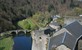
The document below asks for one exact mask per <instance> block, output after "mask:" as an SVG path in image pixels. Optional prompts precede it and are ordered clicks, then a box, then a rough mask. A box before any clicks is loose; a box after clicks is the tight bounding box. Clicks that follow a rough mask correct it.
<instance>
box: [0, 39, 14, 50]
mask: <svg viewBox="0 0 82 50" xmlns="http://www.w3.org/2000/svg"><path fill="white" fill-rule="evenodd" d="M12 46H13V39H12V37H8V38H3V39H2V40H0V50H12Z"/></svg>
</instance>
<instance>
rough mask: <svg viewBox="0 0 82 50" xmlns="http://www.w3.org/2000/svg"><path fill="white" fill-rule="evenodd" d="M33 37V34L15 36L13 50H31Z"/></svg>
mask: <svg viewBox="0 0 82 50" xmlns="http://www.w3.org/2000/svg"><path fill="white" fill-rule="evenodd" d="M31 47H32V38H31V36H29V37H26V36H18V37H15V38H14V45H13V50H31Z"/></svg>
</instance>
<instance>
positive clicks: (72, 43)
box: [48, 21, 82, 50]
mask: <svg viewBox="0 0 82 50" xmlns="http://www.w3.org/2000/svg"><path fill="white" fill-rule="evenodd" d="M81 36H82V25H80V23H79V22H77V21H74V22H73V23H71V24H69V25H67V26H65V27H64V28H62V29H61V30H59V31H57V32H56V33H54V35H53V36H52V37H51V38H50V39H49V43H48V50H75V47H76V44H77V41H78V39H79V38H81Z"/></svg>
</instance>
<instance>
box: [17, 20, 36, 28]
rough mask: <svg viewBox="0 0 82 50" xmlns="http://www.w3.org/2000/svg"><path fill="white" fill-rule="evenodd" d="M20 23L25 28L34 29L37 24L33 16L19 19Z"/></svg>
mask: <svg viewBox="0 0 82 50" xmlns="http://www.w3.org/2000/svg"><path fill="white" fill-rule="evenodd" d="M18 25H19V26H20V27H21V28H23V29H29V28H30V29H34V28H35V27H36V26H37V25H36V23H35V22H34V21H33V20H32V19H31V18H29V19H25V20H22V21H19V22H18Z"/></svg>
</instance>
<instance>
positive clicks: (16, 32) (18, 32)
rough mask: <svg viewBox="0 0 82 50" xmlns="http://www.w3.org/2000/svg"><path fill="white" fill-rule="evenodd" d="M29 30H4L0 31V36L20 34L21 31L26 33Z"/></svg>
mask: <svg viewBox="0 0 82 50" xmlns="http://www.w3.org/2000/svg"><path fill="white" fill-rule="evenodd" d="M30 32H31V31H30V30H10V31H6V32H2V33H0V36H3V35H4V34H10V35H11V34H16V35H18V34H20V33H23V34H25V35H26V34H27V33H30Z"/></svg>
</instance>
